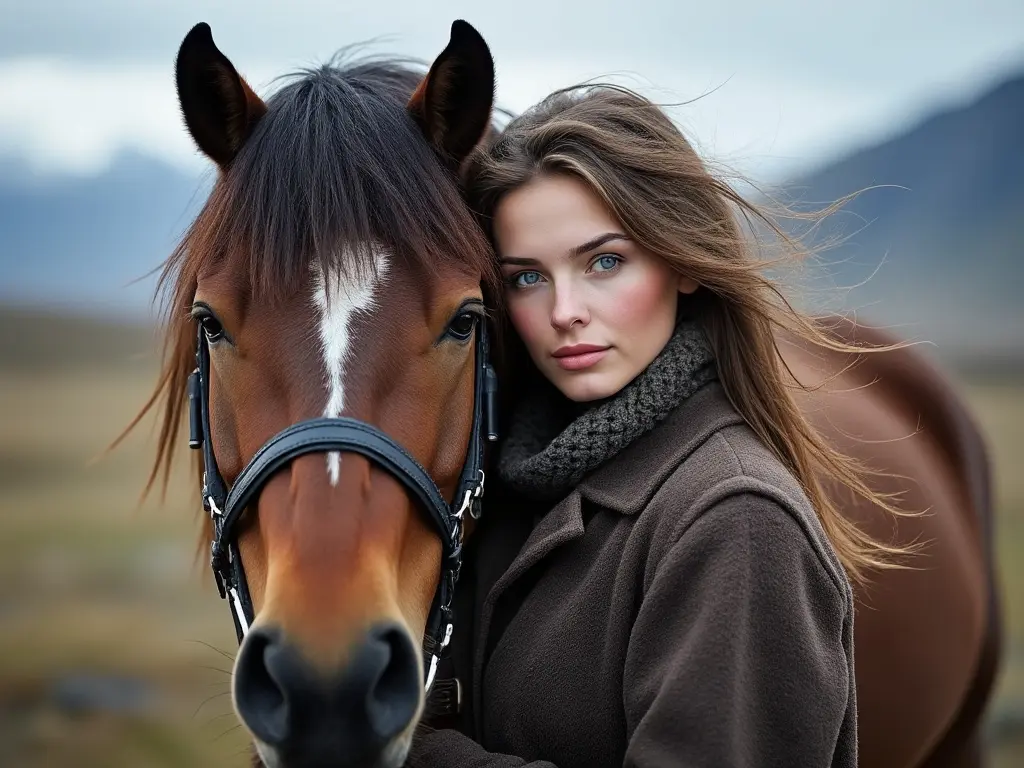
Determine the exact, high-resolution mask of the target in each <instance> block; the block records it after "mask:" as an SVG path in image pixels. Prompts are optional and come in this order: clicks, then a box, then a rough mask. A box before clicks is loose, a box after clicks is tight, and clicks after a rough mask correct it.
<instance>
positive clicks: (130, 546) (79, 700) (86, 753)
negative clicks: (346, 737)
mask: <svg viewBox="0 0 1024 768" xmlns="http://www.w3.org/2000/svg"><path fill="white" fill-rule="evenodd" d="M156 362H157V346H156V343H155V340H154V339H153V338H152V337H151V336H150V334H149V332H148V331H147V330H145V329H132V328H126V327H123V326H109V327H105V326H102V325H100V324H94V323H87V322H84V321H81V322H80V321H76V322H73V323H72V322H69V321H67V320H63V319H59V318H56V319H55V318H48V317H44V316H33V315H28V314H24V313H11V312H2V311H0V424H2V425H3V426H2V429H0V765H5V766H6V765H12V766H13V765H17V766H25V767H27V768H28V767H34V766H48V767H49V768H61V767H63V766H76V767H89V768H91V767H92V766H104V768H121V767H122V766H133V767H137V768H142V767H145V766H218V767H221V766H223V767H225V768H229V767H230V766H235V765H239V766H241V765H247V764H248V762H247V759H246V756H245V751H246V743H245V739H244V737H243V736H242V733H241V730H240V729H238V728H236V727H235V725H236V722H235V720H234V718H233V716H232V715H231V714H230V699H229V697H228V695H227V691H228V686H227V679H228V676H227V672H226V671H227V670H228V669H229V668H230V663H231V662H230V660H229V659H228V658H225V655H224V653H223V652H226V653H227V654H229V655H230V654H232V653H233V650H234V646H235V638H234V632H233V630H232V627H231V622H230V619H229V617H228V613H227V610H226V608H225V606H224V604H223V603H222V601H221V600H220V599H219V598H218V597H217V595H216V592H215V590H214V589H213V587H212V585H211V584H209V583H207V582H206V579H205V574H206V563H205V561H202V560H200V561H199V562H198V564H197V563H196V561H195V558H194V553H195V543H196V539H195V536H196V532H197V510H196V509H195V508H194V507H193V506H192V504H193V502H192V499H193V498H194V489H193V485H192V483H193V478H192V476H191V475H190V474H189V473H188V472H187V467H186V462H185V461H181V462H179V465H178V471H177V473H176V476H175V477H174V478H172V482H171V484H170V491H169V493H168V496H167V499H166V502H165V503H164V504H162V505H161V504H160V503H159V501H160V500H159V493H158V494H156V496H155V497H154V498H153V499H151V500H150V501H148V502H147V503H146V504H144V505H143V506H141V507H137V501H138V497H139V493H140V491H141V489H142V486H143V483H144V480H145V478H146V475H147V472H148V469H149V460H150V457H151V452H152V448H153V439H152V435H153V430H152V422H151V421H147V422H146V423H144V424H143V426H142V427H141V428H140V429H138V430H137V432H136V433H135V434H134V435H133V436H132V437H131V439H129V440H128V442H126V443H125V444H124V445H122V446H121V447H120V448H119V449H118V450H117V451H115V452H114V453H112V454H110V455H109V456H107V457H105V458H103V459H102V460H101V461H99V462H97V463H90V462H91V459H93V458H94V457H96V456H97V455H99V454H101V453H102V451H103V449H104V447H105V446H106V445H107V444H108V443H109V442H110V441H111V440H112V439H113V438H114V437H115V436H116V435H117V434H118V433H119V432H120V430H121V428H122V427H123V426H124V425H125V424H126V423H127V422H128V420H129V419H130V418H131V416H132V415H133V413H134V412H135V411H137V410H138V408H139V406H141V404H142V403H143V402H144V401H145V399H146V397H147V395H148V393H149V389H150V387H151V386H152V384H153V382H154V380H155V372H156ZM964 391H965V392H966V394H967V395H968V397H969V399H970V401H971V403H972V405H973V406H974V408H975V410H976V412H977V414H978V417H979V419H980V420H981V422H982V424H983V426H984V428H985V429H986V431H987V433H988V436H989V439H990V442H991V446H992V449H993V453H994V457H995V462H996V472H997V482H998V504H999V553H1000V558H1001V564H1000V567H1001V573H1002V580H1003V590H1004V595H1003V598H1004V604H1005V606H1006V609H1007V622H1008V628H1007V637H1008V642H1007V645H1008V651H1007V659H1008V660H1007V666H1006V669H1005V670H1004V674H1003V676H1002V679H1001V682H1000V688H999V698H998V701H997V702H996V704H995V706H994V708H993V713H992V719H991V726H992V727H991V731H990V733H991V739H992V741H993V744H994V747H995V749H996V753H995V754H996V760H995V762H994V763H993V765H994V766H997V768H1009V767H1010V766H1011V765H1024V733H1022V732H1021V725H1022V724H1024V718H1022V717H1021V712H1022V711H1024V472H1021V470H1020V467H1021V466H1022V465H1024V378H1020V379H1008V378H1006V377H998V378H991V379H989V380H988V381H984V380H981V379H978V380H975V381H973V382H971V383H965V384H964ZM183 439H184V435H183ZM180 456H181V457H182V458H183V459H185V460H188V459H189V456H188V451H187V449H186V448H185V447H184V445H183V446H182V449H181V451H180ZM210 646H213V647H210ZM217 649H223V652H222V651H219V650H217Z"/></svg>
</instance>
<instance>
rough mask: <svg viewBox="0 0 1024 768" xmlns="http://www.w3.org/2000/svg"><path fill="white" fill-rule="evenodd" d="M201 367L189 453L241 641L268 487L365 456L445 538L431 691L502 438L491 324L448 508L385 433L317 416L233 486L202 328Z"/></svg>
mask: <svg viewBox="0 0 1024 768" xmlns="http://www.w3.org/2000/svg"><path fill="white" fill-rule="evenodd" d="M198 337H199V338H198V341H197V344H196V368H195V370H194V371H193V372H192V374H191V375H190V376H189V381H188V399H189V447H190V448H193V449H202V451H203V489H202V490H203V509H204V510H206V511H207V512H208V513H209V514H210V517H211V519H212V520H213V544H212V546H211V556H210V564H211V567H212V568H213V576H214V579H215V580H216V582H217V590H218V592H219V593H220V596H221V598H225V599H228V598H230V608H231V618H232V620H233V621H234V624H235V633H236V634H237V635H238V642H239V643H241V642H242V640H243V638H244V637H245V635H246V633H248V631H249V627H250V625H251V624H252V621H253V618H254V616H255V611H254V610H253V606H252V599H251V597H250V596H249V587H248V584H247V582H246V579H245V570H244V569H243V567H242V560H241V557H240V556H239V551H238V530H237V529H238V523H239V521H240V520H241V518H242V515H243V513H244V512H245V510H246V508H247V507H248V506H249V505H250V504H251V503H252V502H254V501H256V499H257V498H258V497H259V494H260V492H261V491H262V490H263V487H264V486H265V485H266V484H267V482H268V481H269V480H270V478H271V477H272V476H273V475H274V474H275V473H277V472H278V471H279V470H281V469H283V468H284V467H286V466H287V465H288V464H289V463H290V462H291V461H292V460H293V459H295V458H297V457H299V456H302V455H304V454H307V453H323V452H333V451H339V452H341V451H343V452H350V453H358V454H360V455H362V456H364V457H366V458H367V459H369V460H371V461H373V462H375V463H376V464H377V465H379V466H381V467H383V468H384V469H386V470H387V471H388V472H390V473H391V474H392V475H393V476H394V477H395V478H397V479H398V480H399V481H400V482H401V483H402V484H403V485H404V486H405V488H406V490H407V491H408V492H409V493H410V494H411V495H412V497H413V498H414V499H415V500H416V501H418V502H419V503H420V505H421V506H422V507H423V508H424V509H425V510H426V511H427V513H428V514H429V516H430V518H431V520H432V521H433V522H434V525H435V527H436V528H437V530H438V533H439V534H440V536H441V544H442V558H441V579H440V583H439V585H438V588H437V591H436V593H435V595H434V601H433V604H432V605H431V608H430V614H429V616H428V617H427V627H426V634H427V637H429V638H431V639H432V640H433V643H432V648H431V649H430V658H429V659H428V660H427V662H426V666H427V670H426V689H427V690H428V691H429V690H430V687H431V685H432V684H433V681H434V673H435V672H436V671H437V663H438V660H439V658H440V654H441V652H442V651H443V650H444V649H445V647H446V646H447V645H448V642H449V641H450V640H451V636H452V628H453V614H452V607H451V602H452V595H453V593H454V591H455V584H456V582H457V581H458V579H459V570H460V568H461V566H462V519H463V515H465V514H466V513H467V512H468V513H469V515H470V517H472V518H474V519H478V518H479V516H480V513H479V509H478V507H477V506H476V502H477V500H478V499H479V498H480V497H481V496H482V495H483V491H484V472H483V463H484V436H483V433H484V428H485V427H486V437H487V440H489V441H493V440H496V439H497V437H498V435H497V395H496V393H497V375H496V374H495V372H494V368H493V367H492V366H491V363H490V356H489V355H490V350H489V347H488V337H487V322H486V321H485V320H481V321H480V322H479V324H478V325H477V329H476V371H475V382H474V387H473V389H474V394H473V424H472V428H471V432H470V438H469V450H468V452H467V454H466V463H465V464H464V466H463V468H462V474H461V476H460V478H459V484H458V487H457V489H456V492H455V496H454V497H453V498H452V502H451V504H448V503H447V502H446V501H445V500H444V498H443V496H442V495H441V491H440V490H439V489H438V487H437V485H436V483H435V482H434V481H433V479H432V478H431V477H430V475H429V474H428V473H427V471H426V470H425V469H424V468H423V467H422V466H421V465H420V463H419V462H417V461H416V459H414V458H413V457H412V456H411V455H410V454H409V452H408V451H406V450H405V449H404V448H403V447H402V446H401V445H399V444H398V443H397V442H395V441H394V440H393V439H392V438H390V437H389V436H388V435H386V434H385V433H384V432H382V431H381V430H379V429H377V428H376V427H374V426H373V425H372V424H368V423H366V422H363V421H359V420H358V419H352V418H347V417H341V418H317V419H309V420H306V421H300V422H298V423H297V424H293V425H291V426H290V427H287V428H285V429H283V430H282V431H281V432H278V433H277V434H276V435H274V436H273V437H272V438H270V440H268V441H267V442H266V443H264V444H263V446H262V447H261V448H260V449H259V450H258V451H257V452H256V454H255V455H254V456H253V457H252V459H251V460H250V461H249V463H248V464H246V466H245V467H244V468H243V469H242V471H241V473H240V474H239V475H238V478H237V479H236V480H235V483H234V485H233V486H232V487H231V488H230V490H229V489H228V488H227V485H226V483H225V482H224V478H223V477H222V476H221V474H220V470H219V469H218V468H217V460H216V458H215V457H214V455H213V441H212V440H211V434H210V399H209V398H210V351H209V348H208V346H207V339H206V334H205V333H204V332H203V329H202V327H201V326H200V328H199V329H198Z"/></svg>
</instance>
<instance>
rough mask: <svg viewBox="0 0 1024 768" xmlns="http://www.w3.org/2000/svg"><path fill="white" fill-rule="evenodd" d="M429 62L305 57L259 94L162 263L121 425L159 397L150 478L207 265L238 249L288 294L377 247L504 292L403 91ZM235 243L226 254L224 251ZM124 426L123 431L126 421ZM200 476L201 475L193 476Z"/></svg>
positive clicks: (261, 279) (190, 343)
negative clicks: (138, 387)
mask: <svg viewBox="0 0 1024 768" xmlns="http://www.w3.org/2000/svg"><path fill="white" fill-rule="evenodd" d="M424 74H425V70H424V71H421V70H420V69H419V68H417V67H415V66H413V65H412V64H411V63H408V62H405V61H403V60H397V59H383V58H382V59H364V60H358V61H352V62H349V63H342V62H339V60H338V59H336V60H335V61H334V62H330V63H328V64H325V65H324V66H321V67H319V68H316V69H310V70H301V71H299V72H297V73H296V74H294V75H291V76H289V77H288V78H284V79H285V80H286V83H285V85H284V86H283V87H281V88H280V89H279V90H278V91H277V92H276V93H275V94H274V95H273V96H272V97H270V98H269V99H268V100H267V102H266V103H267V113H266V114H265V115H264V116H263V117H262V118H261V119H260V121H259V123H258V124H257V126H256V127H255V130H254V131H253V133H252V135H251V136H250V137H249V139H248V141H247V142H246V144H245V145H244V146H243V147H242V149H241V150H240V151H239V153H238V155H237V156H236V157H235V158H234V160H233V161H232V163H231V166H230V169H229V170H228V171H227V172H225V173H221V174H219V176H218V179H217V181H216V183H215V185H214V186H213V189H212V191H211V193H210V195H209V197H208V199H207V200H206V202H205V205H204V206H203V208H202V210H201V211H200V213H199V214H198V216H197V217H196V219H195V221H194V222H193V223H192V225H191V227H190V228H189V229H188V230H187V232H186V233H185V235H184V237H183V238H182V240H181V242H180V244H179V245H178V247H177V248H176V249H175V250H174V252H173V253H172V254H171V256H170V258H169V259H168V260H167V262H166V263H165V265H164V268H163V272H162V274H161V276H160V282H159V287H158V291H160V292H163V293H164V297H165V300H166V304H165V307H164V312H165V314H166V333H167V336H166V348H165V355H164V365H163V370H162V374H161V376H160V378H159V381H158V383H157V386H156V390H155V392H154V393H153V394H152V397H151V398H150V399H149V401H148V402H147V403H146V405H145V406H144V408H143V409H142V411H141V413H140V414H139V415H138V416H137V417H136V419H135V420H134V421H133V422H132V423H131V424H130V425H129V426H128V428H127V430H126V431H125V434H127V432H128V431H130V430H131V429H132V428H133V427H134V426H135V425H136V424H138V422H139V421H140V420H141V419H142V418H143V417H144V416H145V414H146V413H148V412H149V411H150V410H152V409H153V408H154V407H155V406H157V404H158V403H160V402H161V401H162V403H163V419H162V426H161V430H160V436H159V443H158V451H157V456H156V460H155V463H154V466H153V470H152V473H151V475H150V478H149V481H148V483H147V486H146V492H149V491H150V490H151V488H152V486H153V483H154V482H155V481H156V480H157V478H158V476H159V475H160V474H161V471H162V473H163V480H164V485H165V487H166V482H167V478H168V475H169V472H170V469H171V464H172V461H173V457H174V454H175V452H176V446H177V445H179V444H180V443H179V442H178V435H179V432H180V430H181V427H182V420H183V416H184V415H185V414H184V406H185V404H186V396H185V393H186V386H187V380H188V376H189V373H190V372H191V371H192V369H193V368H194V366H195V350H196V330H195V326H194V323H193V321H192V320H191V319H190V318H189V312H190V308H191V305H192V301H193V297H194V295H195V291H196V286H197V282H198V275H199V274H200V271H201V270H202V269H203V267H204V265H208V264H211V263H217V261H218V260H221V259H226V258H237V255H238V254H242V255H244V256H245V258H243V259H240V260H239V262H238V263H239V264H240V265H242V266H241V268H240V270H239V274H238V275H237V276H236V279H237V280H238V281H239V284H240V285H241V286H243V287H247V288H248V290H249V293H250V296H251V298H252V300H253V301H271V302H272V301H275V300H276V299H277V298H280V297H283V296H287V295H289V294H294V292H295V291H296V290H299V289H300V288H301V287H302V286H303V285H305V284H307V281H308V280H309V276H310V271H311V268H312V267H314V266H315V265H318V264H319V265H320V266H321V267H322V268H323V269H325V270H327V269H331V270H336V271H337V272H339V273H341V274H365V273H366V272H367V271H370V270H372V269H373V265H374V257H373V247H374V246H383V247H385V248H387V249H388V251H389V252H390V253H391V255H392V257H393V261H392V263H393V264H402V265H405V266H407V267H408V268H409V269H413V270H416V271H418V272H419V273H420V274H424V275H429V274H431V273H432V272H435V271H437V270H438V269H440V268H442V267H445V266H448V267H455V268H458V269H462V270H465V271H466V273H467V274H479V275H481V279H482V281H483V285H484V287H485V289H488V290H489V291H490V292H492V293H497V292H498V286H499V285H500V283H499V279H500V278H499V275H498V271H497V267H496V265H495V262H494V258H493V255H492V251H491V247H490V244H489V242H488V241H487V238H486V237H485V235H484V233H483V232H482V231H481V229H480V227H479V226H478V224H477V222H476V220H475V219H474V217H473V215H472V213H471V211H470V210H469V209H468V208H467V206H466V204H465V202H464V200H463V197H462V193H461V189H460V186H459V182H458V179H457V177H456V176H455V174H453V173H451V172H450V171H449V170H447V169H446V168H445V167H444V166H443V164H442V163H441V162H440V161H439V159H438V157H437V156H436V154H435V152H434V150H433V149H432V148H431V146H430V145H429V144H428V143H427V141H426V139H425V138H424V137H423V134H422V132H421V131H420V129H419V128H418V127H417V126H416V125H415V123H414V122H413V120H412V119H411V118H410V116H409V114H408V112H407V110H406V104H407V102H408V100H409V98H410V96H411V95H412V93H413V91H414V90H415V88H416V87H417V85H418V84H419V83H420V81H421V79H422V78H423V76H424ZM232 255H234V256H232ZM122 437H123V435H122ZM197 490H198V487H197Z"/></svg>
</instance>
